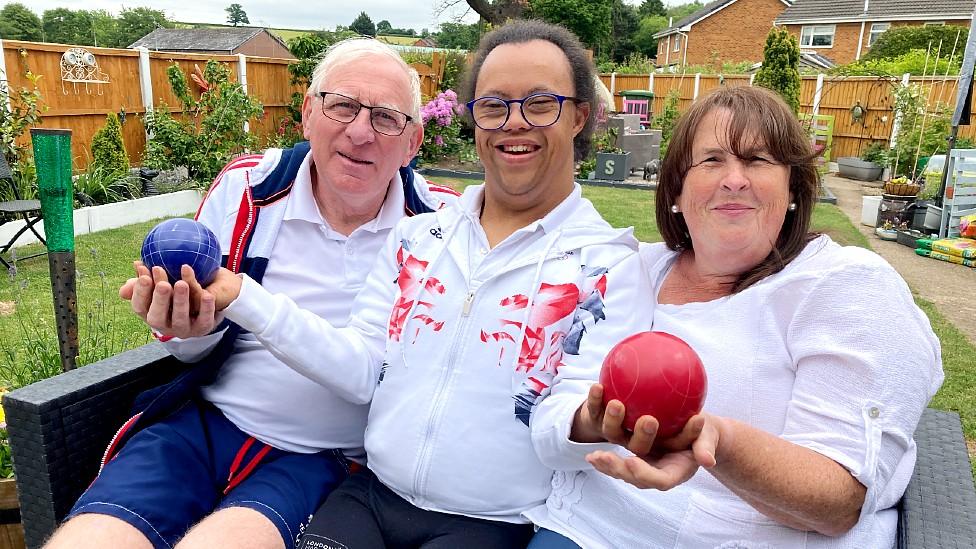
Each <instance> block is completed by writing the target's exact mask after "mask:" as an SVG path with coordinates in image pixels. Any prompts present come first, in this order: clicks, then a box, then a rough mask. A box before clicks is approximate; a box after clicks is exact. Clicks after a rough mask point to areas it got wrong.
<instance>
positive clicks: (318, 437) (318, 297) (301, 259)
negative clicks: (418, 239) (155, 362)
mask: <svg viewBox="0 0 976 549" xmlns="http://www.w3.org/2000/svg"><path fill="white" fill-rule="evenodd" d="M310 159H311V155H308V156H307V157H306V158H305V161H304V162H303V163H302V166H301V168H300V169H299V172H298V175H297V176H296V178H295V185H294V187H293V189H292V191H291V196H290V198H289V199H288V203H287V205H286V206H285V213H284V219H283V221H282V224H281V229H280V231H279V233H278V236H277V238H276V240H275V244H274V248H273V249H272V252H271V255H270V258H269V262H268V268H267V271H266V272H265V275H264V279H263V281H262V285H263V286H264V287H265V288H266V289H267V290H268V291H270V292H271V293H275V294H285V295H287V296H289V297H290V298H291V299H292V300H294V301H295V302H296V303H297V304H298V306H299V307H301V308H303V309H306V310H308V311H311V312H313V313H315V314H316V315H319V316H321V317H322V318H324V319H326V320H328V321H329V322H330V323H332V324H333V325H335V326H345V325H346V324H347V323H348V321H349V310H350V307H351V305H352V301H353V299H354V298H355V297H356V294H357V293H358V292H359V289H360V287H361V286H362V284H363V282H364V281H365V279H366V274H367V273H368V272H369V270H370V269H371V268H372V266H373V263H374V262H375V260H376V256H377V254H378V252H379V250H380V248H381V247H382V246H383V243H384V242H385V240H386V237H387V235H388V234H389V232H390V230H391V229H392V228H393V226H394V225H396V223H397V221H398V220H400V218H402V217H403V211H404V199H403V185H402V183H401V181H400V176H399V175H396V176H395V177H394V180H393V181H392V182H391V184H390V189H389V192H388V194H387V198H386V201H385V202H384V204H383V207H382V208H381V209H380V212H379V214H378V215H377V217H376V218H375V219H373V220H372V221H369V222H367V223H365V224H364V225H363V226H361V227H359V228H358V229H356V230H355V231H353V233H352V234H350V235H349V236H348V237H347V236H344V235H342V234H340V233H338V232H336V231H334V230H332V228H331V227H330V226H329V224H328V223H327V222H326V221H325V219H323V218H322V216H321V214H320V213H319V211H318V208H317V207H316V204H315V199H314V197H313V195H312V184H311V179H310V177H309V166H310ZM246 298H247V297H246V295H244V294H242V295H241V296H240V297H239V298H238V300H237V301H235V302H234V303H232V304H231V305H230V307H228V309H227V310H228V311H231V310H233V308H234V306H235V305H237V304H239V302H240V301H241V300H244V299H246ZM218 339H219V334H213V335H210V336H206V337H203V338H194V339H193V340H183V341H180V340H171V341H170V342H167V344H166V345H167V348H168V349H169V350H170V351H171V352H172V353H173V354H174V355H176V356H177V357H178V358H180V359H182V360H193V359H195V358H199V357H200V356H203V355H204V354H205V353H206V352H207V351H209V350H210V349H211V348H212V347H213V345H215V344H216V342H217V340H218ZM328 360H329V357H322V361H323V363H327V362H328ZM202 392H203V396H204V398H206V399H207V400H208V401H210V402H212V403H213V404H214V405H216V406H217V408H219V409H220V410H221V411H222V412H223V413H224V415H226V416H227V418H228V419H230V420H231V421H232V422H233V423H234V424H235V425H237V426H238V428H240V429H241V430H242V431H244V432H246V433H248V434H250V435H252V436H254V437H255V438H256V439H258V440H259V441H261V442H265V443H267V444H270V445H271V446H274V447H276V448H280V449H282V450H288V451H293V452H300V453H311V452H317V451H320V450H324V449H330V448H341V449H343V450H344V451H345V452H346V455H347V456H349V457H351V458H359V457H361V456H362V455H363V450H362V446H363V433H364V431H365V429H366V416H367V413H368V411H369V406H368V405H361V404H352V403H350V402H348V401H345V400H343V399H341V398H339V397H338V396H336V395H335V394H333V393H332V392H331V391H330V390H329V389H327V388H325V387H323V386H321V385H319V384H317V383H315V382H313V381H311V380H310V379H308V378H306V377H304V376H302V375H301V374H299V373H296V372H295V371H294V370H292V369H291V368H289V367H288V366H286V365H284V364H282V363H281V362H280V361H279V360H278V359H277V358H275V357H274V356H273V355H272V354H271V353H270V352H269V351H268V350H267V349H266V348H265V347H264V346H263V345H262V344H260V343H259V342H258V341H257V340H255V339H254V337H253V336H252V335H251V334H243V335H241V336H240V337H238V340H237V343H236V345H235V349H234V353H233V354H232V355H231V357H230V358H229V359H228V360H227V361H226V362H225V363H224V365H223V366H222V367H221V369H220V372H219V374H218V377H217V379H216V380H215V381H214V383H213V384H212V385H210V386H207V387H204V388H203V390H202Z"/></svg>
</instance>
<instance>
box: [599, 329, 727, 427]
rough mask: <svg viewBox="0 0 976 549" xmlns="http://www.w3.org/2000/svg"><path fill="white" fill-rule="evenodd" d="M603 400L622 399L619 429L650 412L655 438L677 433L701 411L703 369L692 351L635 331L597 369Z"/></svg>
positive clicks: (663, 337) (676, 341)
mask: <svg viewBox="0 0 976 549" xmlns="http://www.w3.org/2000/svg"><path fill="white" fill-rule="evenodd" d="M600 383H601V384H602V385H603V403H604V404H606V403H608V402H610V401H611V400H613V399H617V400H619V401H621V402H623V403H624V407H625V408H626V414H625V415H624V427H626V428H628V429H630V430H633V429H634V424H635V423H636V422H637V418H639V417H640V416H644V415H648V416H654V417H655V418H656V419H657V421H658V423H659V425H660V427H659V428H658V432H657V438H659V439H662V438H668V437H672V436H674V435H676V434H678V433H680V432H681V429H683V428H684V426H685V423H687V422H688V420H689V419H691V416H693V415H695V414H697V413H698V412H700V411H701V409H702V405H704V403H705V395H706V394H707V392H708V380H707V379H706V377H705V367H704V366H702V362H701V359H700V358H698V354H697V353H695V350H694V349H692V348H691V347H689V346H688V344H687V343H685V342H684V341H683V340H682V339H680V338H678V337H675V336H673V335H671V334H667V333H664V332H641V333H639V334H634V335H632V336H630V337H628V338H626V339H624V340H622V341H621V342H620V343H617V344H616V345H614V347H613V348H612V349H610V353H609V354H607V358H606V359H604V361H603V369H602V370H601V371H600Z"/></svg>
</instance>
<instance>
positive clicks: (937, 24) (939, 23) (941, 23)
mask: <svg viewBox="0 0 976 549" xmlns="http://www.w3.org/2000/svg"><path fill="white" fill-rule="evenodd" d="M924 26H926V27H944V26H945V21H926V22H925V23H924Z"/></svg>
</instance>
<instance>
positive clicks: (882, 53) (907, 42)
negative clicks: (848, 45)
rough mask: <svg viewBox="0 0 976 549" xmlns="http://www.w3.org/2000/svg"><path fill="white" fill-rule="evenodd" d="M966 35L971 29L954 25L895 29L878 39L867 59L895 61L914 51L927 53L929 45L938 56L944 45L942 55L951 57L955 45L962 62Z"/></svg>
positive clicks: (933, 54) (957, 55)
mask: <svg viewBox="0 0 976 549" xmlns="http://www.w3.org/2000/svg"><path fill="white" fill-rule="evenodd" d="M967 36H969V29H967V28H966V27H960V26H954V25H928V26H921V27H896V28H893V29H889V30H887V31H885V32H884V33H883V34H882V35H881V36H880V37H878V40H877V41H876V42H875V43H874V44H872V45H871V49H870V50H868V53H867V54H866V55H865V56H864V59H865V60H873V59H894V58H897V57H899V56H902V55H904V54H906V53H908V52H910V51H912V50H922V53H923V54H924V53H925V52H926V51H927V50H928V48H929V44H931V46H932V56H935V53H936V51H938V50H939V44H940V43H941V44H942V55H944V56H945V57H949V55H950V52H951V51H952V47H953V44H955V47H956V57H958V58H960V59H961V58H962V52H963V50H964V49H965V48H966V37H967ZM942 55H940V57H942Z"/></svg>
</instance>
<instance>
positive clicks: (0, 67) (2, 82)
mask: <svg viewBox="0 0 976 549" xmlns="http://www.w3.org/2000/svg"><path fill="white" fill-rule="evenodd" d="M4 57H5V55H4V54H3V39H2V38H0V96H3V100H4V102H5V103H7V110H10V108H11V107H10V92H9V88H8V87H7V61H6V60H5V59H4Z"/></svg>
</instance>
